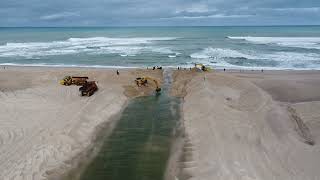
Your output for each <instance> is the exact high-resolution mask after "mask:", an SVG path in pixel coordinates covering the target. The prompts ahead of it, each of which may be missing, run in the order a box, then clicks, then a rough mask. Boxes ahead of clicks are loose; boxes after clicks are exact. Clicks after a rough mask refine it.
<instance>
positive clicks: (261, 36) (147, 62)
mask: <svg viewBox="0 0 320 180" xmlns="http://www.w3.org/2000/svg"><path fill="white" fill-rule="evenodd" d="M194 63H203V64H206V65H210V66H212V67H214V68H245V69H261V68H264V69H320V26H282V27H281V26H279V27H278V26H269V27H118V28H116V27H113V28H112V27H91V28H76V27H75V28H0V65H22V66H65V67H116V68H121V67H146V66H149V67H150V66H156V65H159V66H170V67H176V66H184V67H190V66H193V64H194Z"/></svg>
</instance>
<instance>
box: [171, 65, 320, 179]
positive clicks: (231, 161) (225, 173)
mask: <svg viewBox="0 0 320 180" xmlns="http://www.w3.org/2000/svg"><path fill="white" fill-rule="evenodd" d="M236 75H239V76H240V75H241V77H239V76H238V77H235V76H236ZM175 76H176V77H175V80H176V81H175V85H174V87H175V88H177V87H178V89H180V90H181V91H180V92H183V91H186V92H187V93H182V95H185V96H184V100H185V102H184V104H183V111H184V125H185V131H186V139H185V145H184V148H183V157H182V160H181V162H180V166H181V173H180V176H179V179H192V180H196V179H199V180H208V179H221V180H224V179H279V180H283V179H297V180H301V179H310V180H315V179H320V172H319V170H318V169H319V168H318V167H319V165H320V164H319V162H320V151H319V147H320V146H319V144H318V143H319V141H318V139H319V133H318V132H319V122H320V119H319V112H317V111H318V108H316V107H319V102H318V101H312V102H306V101H304V102H303V103H295V104H291V103H288V102H297V101H298V100H297V97H299V98H300V99H303V100H305V99H304V98H302V97H303V95H304V94H303V93H304V92H314V93H313V94H310V93H309V94H308V95H306V96H308V99H315V100H317V97H318V95H319V94H318V93H317V92H316V90H314V89H310V88H312V87H315V85H313V86H308V83H309V84H311V85H312V83H310V82H309V81H308V82H305V83H307V85H306V86H303V76H305V77H309V75H308V73H305V74H304V75H301V74H300V75H299V74H298V75H296V76H299V77H300V82H299V83H300V84H299V86H296V88H295V89H294V92H291V89H290V88H289V89H288V88H287V87H288V84H283V86H281V84H274V83H271V84H270V79H268V83H269V84H270V85H276V86H277V91H272V92H271V90H270V91H269V92H267V91H265V90H266V89H268V87H270V86H267V84H266V83H264V82H266V81H267V80H266V76H264V75H261V78H260V80H259V82H258V80H257V79H255V78H254V77H255V76H257V74H253V75H248V74H247V75H246V76H243V74H241V73H240V74H233V75H227V74H226V73H195V72H189V71H188V72H178V74H177V73H176V75H175ZM188 76H189V77H193V78H192V80H187V78H186V77H188ZM259 76H260V75H259ZM270 76H271V75H270ZM278 76H280V75H279V74H275V75H274V76H272V78H274V79H276V77H278ZM281 76H283V77H287V79H288V78H290V77H288V76H287V75H286V74H285V73H283V74H281ZM281 76H280V77H281ZM317 76H318V77H319V73H317ZM310 77H311V76H310ZM252 79H255V80H256V81H255V82H253V80H252ZM261 79H263V80H264V82H262V81H263V80H261ZM291 80H292V82H293V79H291ZM283 82H285V81H283ZM255 83H256V84H255ZM314 83H316V81H314ZM184 85H186V86H184ZM258 85H259V86H260V87H259V86H258ZM263 89H265V90H263ZM302 89H304V90H303V91H300V90H302ZM317 90H318V92H320V91H319V89H317ZM285 91H287V92H288V94H290V93H292V94H290V97H295V99H294V100H292V101H290V99H289V101H287V102H279V101H275V97H278V99H276V100H279V99H281V97H282V96H281V95H279V94H280V93H278V94H277V92H281V93H282V92H285ZM178 92H179V91H178ZM176 94H178V95H179V93H176ZM270 94H272V96H271V95H270ZM180 95H181V94H180ZM286 98H289V96H287V97H286ZM287 100H288V99H287ZM288 108H289V109H293V110H294V111H295V114H294V115H293V114H292V111H289V110H288ZM293 117H297V118H299V119H300V120H301V121H300V123H302V124H303V125H304V126H305V127H306V129H304V130H303V131H307V133H310V138H312V140H313V141H314V142H315V145H313V146H312V145H309V144H308V143H306V139H305V137H303V136H301V134H300V132H299V131H300V130H301V129H299V126H298V124H297V121H295V119H294V118H293Z"/></svg>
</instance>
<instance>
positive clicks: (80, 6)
mask: <svg viewBox="0 0 320 180" xmlns="http://www.w3.org/2000/svg"><path fill="white" fill-rule="evenodd" d="M319 7H320V1H319V0H304V1H301V0H214V1H210V0H197V1H196V0H160V1H159V0H90V1H88V0H68V1H66V0H54V1H50V0H28V1H27V0H20V1H12V0H1V6H0V26H127V25H130V26H134V25H144V26H145V25H152V26H156V25H270V24H283V25H287V24H320V8H319ZM17 12H19V13H17Z"/></svg>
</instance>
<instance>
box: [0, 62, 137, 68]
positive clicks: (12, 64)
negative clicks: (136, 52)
mask: <svg viewBox="0 0 320 180" xmlns="http://www.w3.org/2000/svg"><path fill="white" fill-rule="evenodd" d="M0 66H17V67H62V68H68V67H75V68H108V69H132V68H142V67H138V66H104V65H76V64H46V63H33V64H18V63H0Z"/></svg>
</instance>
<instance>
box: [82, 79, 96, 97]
mask: <svg viewBox="0 0 320 180" xmlns="http://www.w3.org/2000/svg"><path fill="white" fill-rule="evenodd" d="M97 90H98V86H97V84H96V82H95V81H87V82H86V83H85V84H83V85H82V86H81V87H80V88H79V91H80V93H81V96H91V95H92V94H94V92H96V91H97Z"/></svg>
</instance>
